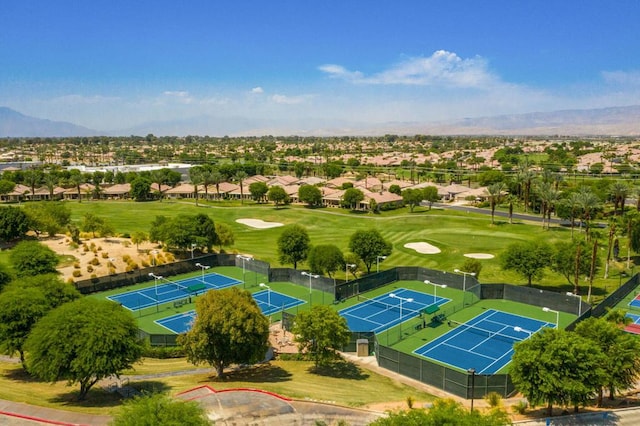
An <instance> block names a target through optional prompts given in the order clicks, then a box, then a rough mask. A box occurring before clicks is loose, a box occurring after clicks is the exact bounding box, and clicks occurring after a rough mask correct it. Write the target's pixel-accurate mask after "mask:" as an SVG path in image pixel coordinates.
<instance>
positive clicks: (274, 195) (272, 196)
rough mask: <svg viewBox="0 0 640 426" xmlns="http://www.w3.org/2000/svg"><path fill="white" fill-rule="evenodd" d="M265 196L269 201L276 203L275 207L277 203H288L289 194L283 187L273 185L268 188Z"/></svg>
mask: <svg viewBox="0 0 640 426" xmlns="http://www.w3.org/2000/svg"><path fill="white" fill-rule="evenodd" d="M267 198H268V199H269V201H272V202H273V204H275V205H276V207H278V205H280V204H289V195H288V194H287V192H286V191H285V190H284V188H283V187H281V186H278V185H274V186H272V187H271V188H269V192H268V193H267Z"/></svg>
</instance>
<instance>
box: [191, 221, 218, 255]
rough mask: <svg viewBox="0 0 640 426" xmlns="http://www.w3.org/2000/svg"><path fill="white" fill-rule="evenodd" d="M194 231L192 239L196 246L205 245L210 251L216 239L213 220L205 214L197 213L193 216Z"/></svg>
mask: <svg viewBox="0 0 640 426" xmlns="http://www.w3.org/2000/svg"><path fill="white" fill-rule="evenodd" d="M193 221H194V224H195V226H194V233H193V236H192V237H193V240H194V242H195V243H196V244H198V246H200V247H205V248H206V249H207V251H208V252H211V250H212V248H213V245H214V244H215V243H216V241H217V240H218V237H217V235H216V226H215V223H214V222H213V220H212V219H211V218H210V217H209V216H207V215H206V214H203V213H199V214H197V215H195V216H194V218H193Z"/></svg>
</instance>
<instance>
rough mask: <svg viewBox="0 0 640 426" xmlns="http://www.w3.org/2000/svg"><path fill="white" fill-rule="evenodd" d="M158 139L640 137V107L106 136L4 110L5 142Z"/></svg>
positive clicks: (226, 121) (145, 126)
mask: <svg viewBox="0 0 640 426" xmlns="http://www.w3.org/2000/svg"><path fill="white" fill-rule="evenodd" d="M149 133H153V134H154V135H157V136H186V135H202V136H204V135H208V136H225V135H228V136H264V135H282V136H286V135H298V136H380V135H384V134H398V135H415V134H422V135H505V136H509V135H511V136H518V135H530V136H534V135H539V136H545V135H563V136H638V135H640V105H633V106H622V107H610V108H599V109H584V110H563V111H553V112H533V113H527V114H506V115H498V116H489V117H475V118H465V119H460V120H450V121H441V122H429V121H428V118H425V120H424V121H423V122H416V121H413V122H387V123H380V124H371V123H363V122H352V121H347V120H343V121H340V122H331V121H328V120H326V119H322V118H310V119H307V120H296V121H285V120H266V119H261V118H254V117H226V118H223V117H216V116H198V117H190V118H181V119H176V120H165V121H155V122H147V123H140V124H139V125H137V126H134V127H132V128H127V129H122V130H120V131H109V132H106V131H105V132H101V131H96V130H92V129H88V128H86V127H82V126H78V125H75V124H73V123H69V122H61V121H51V120H46V119H41V118H35V117H30V116H27V115H24V114H21V113H19V112H17V111H15V110H12V109H10V108H7V107H0V137H62V136H96V135H111V136H123V135H146V134H149Z"/></svg>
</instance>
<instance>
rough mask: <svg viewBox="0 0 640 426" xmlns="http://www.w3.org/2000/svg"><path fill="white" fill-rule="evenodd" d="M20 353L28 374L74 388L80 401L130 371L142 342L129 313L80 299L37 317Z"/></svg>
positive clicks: (112, 305) (108, 302)
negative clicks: (97, 386) (102, 382)
mask: <svg viewBox="0 0 640 426" xmlns="http://www.w3.org/2000/svg"><path fill="white" fill-rule="evenodd" d="M25 348H26V350H27V357H26V361H27V370H28V371H29V372H30V373H31V374H33V375H35V376H36V377H38V378H40V379H42V380H45V381H47V382H52V383H53V382H56V381H58V380H66V381H67V384H68V385H73V384H76V383H78V384H80V391H79V394H78V399H80V400H82V399H84V398H85V397H86V395H87V392H89V390H90V389H91V388H92V387H93V386H94V385H95V384H96V383H98V381H100V380H102V379H104V378H107V377H109V376H113V375H115V376H119V375H120V373H121V372H122V371H123V370H125V369H128V368H131V366H132V365H133V363H134V362H136V361H138V360H139V359H140V357H141V355H142V350H143V343H142V341H141V340H140V339H139V337H138V326H137V323H136V321H135V319H134V318H133V316H132V315H131V313H130V312H128V311H126V310H125V309H124V308H123V307H121V306H120V305H119V304H117V303H113V302H110V301H106V300H97V299H92V298H87V297H85V298H81V299H77V300H75V301H73V302H69V303H65V304H63V305H61V306H59V307H57V308H55V309H53V310H52V311H50V312H49V313H48V314H46V315H45V316H44V317H42V318H41V319H40V321H38V322H37V323H36V325H35V327H33V330H32V331H31V333H30V334H29V337H28V338H27V341H26V344H25Z"/></svg>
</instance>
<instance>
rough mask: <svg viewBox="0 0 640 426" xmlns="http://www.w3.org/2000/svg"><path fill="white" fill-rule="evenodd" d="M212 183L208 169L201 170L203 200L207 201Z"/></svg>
mask: <svg viewBox="0 0 640 426" xmlns="http://www.w3.org/2000/svg"><path fill="white" fill-rule="evenodd" d="M212 183H213V171H212V170H211V169H210V168H208V167H203V168H202V186H204V198H205V199H206V200H208V199H209V185H211V184H212Z"/></svg>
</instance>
